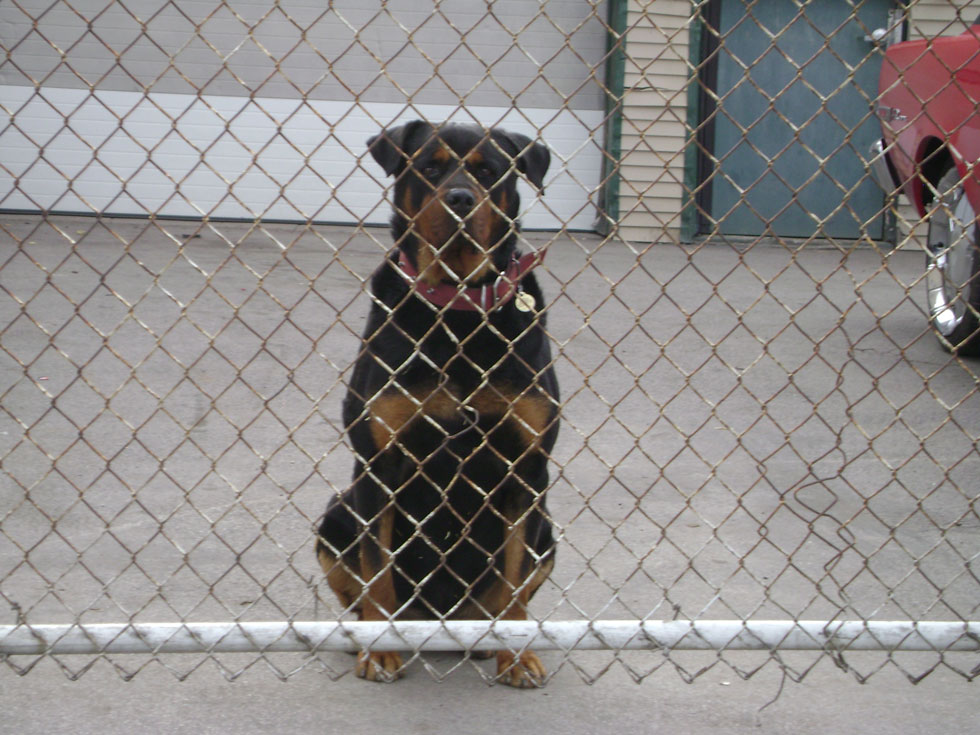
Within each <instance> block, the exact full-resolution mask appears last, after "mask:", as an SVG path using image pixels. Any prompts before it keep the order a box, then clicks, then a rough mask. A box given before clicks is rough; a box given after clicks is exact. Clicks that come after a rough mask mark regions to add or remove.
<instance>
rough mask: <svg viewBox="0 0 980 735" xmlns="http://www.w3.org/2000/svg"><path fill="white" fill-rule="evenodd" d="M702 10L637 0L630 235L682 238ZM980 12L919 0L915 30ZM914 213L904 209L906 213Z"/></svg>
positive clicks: (626, 127)
mask: <svg viewBox="0 0 980 735" xmlns="http://www.w3.org/2000/svg"><path fill="white" fill-rule="evenodd" d="M694 9H695V3H693V2H691V1H690V0H629V21H628V31H627V52H626V57H627V58H626V80H625V82H626V83H625V87H626V90H625V99H624V112H623V118H624V119H623V156H622V168H621V176H622V178H621V182H620V213H621V219H620V226H619V232H620V234H621V236H622V237H624V238H625V239H627V240H633V241H637V242H641V243H645V242H655V241H661V240H667V241H676V240H678V239H679V237H680V234H679V233H680V212H681V208H682V206H683V205H684V202H685V197H684V184H683V182H684V165H685V160H684V148H685V145H686V141H687V139H688V134H689V131H688V120H687V87H688V83H689V80H690V73H691V68H690V63H689V58H690V57H689V28H690V23H691V16H692V13H693V12H694ZM977 15H980V2H978V0H969V1H967V0H914V1H913V2H912V3H911V4H910V5H909V19H910V27H909V37H910V38H922V37H932V36H936V35H955V34H958V33H962V32H963V30H964V29H965V28H966V27H968V26H969V25H970V24H971V23H972V21H973V20H974V19H975V18H976V17H977ZM910 217H911V213H910V211H909V210H904V217H902V216H900V220H902V219H905V220H908V219H909V218H910ZM906 229H907V228H906Z"/></svg>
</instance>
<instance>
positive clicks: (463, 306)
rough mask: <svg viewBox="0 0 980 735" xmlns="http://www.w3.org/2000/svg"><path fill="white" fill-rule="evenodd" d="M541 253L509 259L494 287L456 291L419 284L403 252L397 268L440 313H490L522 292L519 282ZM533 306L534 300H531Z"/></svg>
mask: <svg viewBox="0 0 980 735" xmlns="http://www.w3.org/2000/svg"><path fill="white" fill-rule="evenodd" d="M542 256H543V253H528V254H527V255H522V256H521V257H520V258H518V257H516V256H515V257H514V258H512V259H511V261H510V264H509V265H508V266H507V270H506V271H505V272H504V273H502V274H501V275H500V276H498V277H497V280H495V281H494V282H493V283H488V284H486V285H485V286H475V287H471V288H459V287H458V286H454V285H453V284H451V283H440V284H438V285H435V286H430V285H429V284H427V283H423V282H422V281H420V280H419V278H418V276H419V273H418V271H417V270H416V269H415V266H413V265H412V263H411V262H410V261H409V260H408V258H407V257H405V253H404V252H402V253H400V254H399V257H398V267H399V269H400V270H401V273H402V275H403V276H404V277H405V280H406V281H408V282H409V283H410V284H411V285H412V287H413V288H414V289H415V290H416V292H418V294H419V295H420V296H422V298H424V299H426V300H427V301H428V302H430V303H431V304H433V305H434V306H438V307H439V308H440V309H441V308H443V307H446V306H448V307H449V308H450V309H460V310H462V311H484V312H486V311H491V310H492V309H494V308H496V307H498V306H502V305H503V304H505V303H507V301H509V300H510V299H511V298H512V297H513V296H514V294H515V293H518V292H519V291H520V290H521V278H523V276H524V274H525V273H527V272H528V271H529V270H531V268H533V267H534V266H535V265H537V264H538V263H539V262H540V260H541V257H542ZM532 302H533V299H532Z"/></svg>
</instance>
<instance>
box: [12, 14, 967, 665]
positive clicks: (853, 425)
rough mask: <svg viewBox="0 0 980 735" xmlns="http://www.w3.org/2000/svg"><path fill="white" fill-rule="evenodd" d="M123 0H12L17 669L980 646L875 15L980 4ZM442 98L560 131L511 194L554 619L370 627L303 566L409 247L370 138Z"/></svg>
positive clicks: (954, 363)
mask: <svg viewBox="0 0 980 735" xmlns="http://www.w3.org/2000/svg"><path fill="white" fill-rule="evenodd" d="M99 5H100V7H99V8H97V9H93V6H92V5H90V4H87V3H81V2H76V1H75V0H58V1H54V2H52V1H51V0H46V1H45V2H32V1H31V0H18V1H17V2H10V3H4V4H3V5H0V49H2V55H0V109H2V112H3V116H2V118H0V655H2V656H3V657H4V662H5V664H6V665H7V666H8V667H10V668H11V669H12V670H14V671H15V672H17V673H27V672H29V671H30V670H31V669H32V668H33V667H34V666H35V665H36V664H37V663H38V662H39V661H42V660H45V659H53V660H54V661H56V662H57V664H58V665H59V666H60V667H61V668H62V669H63V670H64V671H65V673H66V674H67V675H68V676H71V677H75V676H79V675H81V674H83V673H84V672H86V671H87V670H88V669H89V668H91V667H92V666H93V665H95V664H98V663H100V662H108V663H109V664H111V665H112V666H113V667H115V669H116V670H118V672H119V673H120V675H121V676H124V677H130V676H134V675H136V674H137V673H138V672H140V671H142V670H143V669H145V668H147V667H148V666H153V665H161V666H164V667H166V668H168V669H169V670H171V671H173V672H174V674H175V675H176V676H178V677H180V678H183V677H186V676H189V675H191V674H192V673H193V672H194V671H195V670H196V669H197V668H199V667H200V666H202V665H205V664H216V665H217V666H219V667H220V668H221V670H222V671H223V672H225V673H226V674H227V675H228V676H229V677H234V676H237V675H239V674H240V673H242V672H244V671H245V670H247V669H249V668H251V667H253V666H255V665H257V664H262V665H265V666H268V667H269V668H270V669H271V670H272V671H273V672H274V673H275V675H277V676H279V677H282V678H285V677H288V676H290V675H293V674H296V673H297V672H301V671H304V670H308V669H311V668H312V669H315V670H318V671H323V672H326V673H327V674H328V675H329V676H331V677H340V676H343V675H345V674H347V673H348V672H349V671H350V670H351V668H352V665H353V664H352V662H351V659H350V658H349V657H348V656H345V655H343V654H342V653H340V651H344V650H357V649H359V648H368V647H373V648H378V647H384V646H388V647H392V648H400V649H402V650H406V651H408V652H409V654H410V655H409V656H408V657H406V660H407V662H408V665H409V667H412V666H415V667H417V668H419V669H424V671H426V672H428V674H430V675H431V676H433V677H434V678H436V679H442V678H445V677H447V676H449V675H451V674H454V673H456V672H457V670H459V669H461V668H462V669H463V670H465V671H470V672H472V671H476V672H477V673H478V674H479V675H480V676H483V677H484V678H486V680H487V681H492V680H493V678H494V677H493V672H492V671H490V669H489V668H487V666H486V665H485V664H484V663H483V662H481V661H478V660H476V657H475V656H472V655H471V654H473V653H475V652H477V651H481V650H491V649H496V648H499V647H512V648H521V647H524V646H531V647H533V648H537V649H541V650H542V657H543V658H544V659H546V663H547V664H548V668H549V670H550V671H551V672H552V675H553V674H554V673H555V672H557V671H561V670H562V669H571V670H573V671H574V672H576V673H577V674H578V675H579V676H581V677H582V678H583V679H584V680H585V681H589V682H591V681H594V680H595V679H596V678H598V677H600V676H602V675H603V674H604V672H606V671H607V670H609V669H610V668H611V667H623V668H625V669H626V670H627V671H628V672H629V673H630V675H631V676H633V677H634V678H636V679H637V680H641V679H643V678H645V677H647V676H649V675H651V674H653V673H655V672H657V671H658V670H661V669H667V670H673V671H676V672H677V673H679V674H680V675H681V676H683V677H685V678H686V679H688V680H693V679H696V678H697V677H698V676H699V675H700V674H701V673H703V672H704V671H706V670H708V669H709V668H711V667H713V666H728V667H731V668H732V669H733V670H734V671H735V672H737V673H738V675H740V676H745V677H748V676H751V675H752V674H753V673H754V672H755V671H757V670H758V669H759V668H761V667H763V666H766V665H771V666H772V665H774V666H778V667H780V668H782V670H783V671H784V672H786V673H787V674H788V675H790V676H791V677H793V678H795V679H799V678H802V677H803V676H805V675H806V673H807V672H808V671H809V670H810V669H811V668H812V667H813V666H815V665H816V664H817V663H818V662H819V661H821V660H822V659H824V658H827V657H830V658H832V659H833V660H834V661H835V662H836V663H837V664H838V665H840V666H842V667H844V668H847V669H849V670H850V671H852V672H853V673H854V674H855V675H856V676H857V677H858V678H859V679H864V678H867V677H869V676H873V675H874V673H875V672H876V671H878V670H880V669H881V668H883V667H886V666H888V667H892V666H893V667H898V668H899V669H901V670H902V671H903V672H905V673H906V674H907V675H908V676H909V677H910V678H911V679H913V680H918V679H920V678H921V677H923V676H925V675H927V674H929V673H930V672H932V671H934V670H936V669H937V668H945V669H948V670H952V671H954V672H957V673H958V674H960V675H962V676H963V677H965V678H968V679H972V678H973V677H975V676H976V675H977V673H978V668H977V666H978V659H977V649H978V640H980V639H978V635H980V624H978V623H977V622H976V621H978V620H980V614H978V607H980V577H978V566H977V565H978V563H980V561H978V555H980V512H978V508H977V502H978V500H977V498H978V493H980V481H978V477H980V452H978V449H977V441H978V437H980V395H978V378H977V376H978V368H977V362H976V361H975V360H972V359H970V358H968V357H966V356H963V355H957V354H950V353H949V352H946V351H944V350H942V349H941V347H940V345H939V343H938V342H937V341H936V340H935V338H934V336H933V335H932V333H931V330H930V328H929V326H928V312H927V309H926V307H925V303H926V302H925V299H924V297H923V293H924V291H925V288H926V286H925V280H924V279H925V265H924V259H923V257H922V253H923V250H924V242H923V238H924V237H925V235H924V234H923V227H922V223H921V222H920V218H919V217H918V216H917V215H914V214H913V213H912V210H911V209H910V208H909V207H908V206H907V203H905V202H904V201H903V200H901V199H899V198H894V197H885V196H884V195H883V194H882V193H881V192H880V190H878V189H877V188H876V187H875V185H874V183H873V182H872V181H871V179H870V177H869V175H868V174H867V172H866V166H867V164H868V158H869V154H868V147H867V142H869V141H868V140H865V139H866V138H869V136H870V137H872V138H873V137H875V136H877V135H878V126H879V121H878V119H877V117H876V115H875V112H874V108H875V97H876V95H877V75H878V70H879V68H880V65H881V63H882V61H881V60H882V55H883V50H882V49H883V45H884V44H883V42H882V37H881V36H880V35H879V36H875V35H874V33H875V31H876V30H878V28H879V22H880V27H881V28H883V29H884V30H885V31H886V32H887V33H896V29H899V30H900V31H901V32H902V33H904V34H905V35H906V36H910V37H911V36H915V35H916V34H918V35H920V36H926V35H941V34H947V35H949V34H955V33H960V32H962V31H963V30H964V29H965V28H966V27H967V26H969V24H970V19H969V18H968V17H966V16H967V11H965V10H961V9H960V8H959V7H958V6H954V5H953V4H951V3H949V2H939V1H938V0H937V2H932V3H927V2H918V3H915V2H913V3H909V4H907V5H905V4H897V3H875V2H871V0H867V1H866V2H855V3H844V2H841V3H812V2H811V3H806V2H789V1H788V0H787V1H786V2H781V3H776V4H773V3H771V2H764V1H763V0H758V1H757V2H748V1H744V2H743V1H742V0H739V1H737V2H721V1H718V0H711V1H708V2H687V1H686V0H670V1H667V2H657V3H654V2H640V1H639V0H632V1H630V2H622V1H617V2H613V1H612V0H606V1H604V2H599V1H595V2H592V1H589V2H585V1H582V0H576V1H574V2H573V1H571V0H568V1H561V0H551V1H550V2H545V1H542V2H534V3H527V2H516V1H515V2H506V1H501V0H498V1H497V2H482V1H480V0H457V1H455V2H448V1H447V2H441V3H436V4H434V5H433V6H432V7H431V8H429V7H425V8H424V9H423V8H422V7H421V5H420V4H418V3H412V2H407V1H406V2H401V1H400V0H392V1H390V2H387V3H381V4H379V5H377V6H376V5H375V4H372V3H356V2H346V1H342V0H338V1H337V2H331V3H302V2H286V1H284V2H278V3H274V4H270V3H262V2H257V1H251V0H240V1H233V0H227V1H225V2H216V3H211V4H209V3H186V2H179V1H177V0H172V1H171V2H159V1H157V2H151V1H150V0H117V1H116V2H109V3H101V4H99ZM801 49H808V50H807V51H806V53H803V52H802V51H801ZM808 106H809V107H808ZM804 109H808V110H811V111H812V112H806V113H805V114H802V119H800V116H799V115H797V116H796V117H794V115H795V114H796V112H798V111H799V110H804ZM794 111H796V112H794ZM415 118H422V119H427V120H431V121H433V122H441V121H443V120H449V119H452V120H456V121H461V122H471V123H477V124H479V125H482V126H486V127H492V126H499V127H504V128H507V129H510V130H514V131H517V132H521V133H524V134H525V135H528V136H529V137H531V138H533V139H535V140H538V141H541V142H543V143H545V144H547V145H548V146H549V148H550V149H551V151H552V156H553V158H552V168H551V170H550V171H549V174H548V178H547V180H546V186H545V190H544V193H543V195H541V196H538V195H537V194H536V192H534V191H533V189H532V188H531V187H527V186H524V185H523V184H522V189H521V193H522V220H523V225H524V231H523V234H522V243H523V247H524V249H534V250H537V251H539V252H545V253H547V256H546V257H545V259H544V261H543V264H542V265H541V266H539V269H538V273H539V280H540V281H541V283H542V285H543V288H544V290H545V293H546V297H547V299H548V302H549V303H548V308H549V323H548V330H549V336H550V338H551V339H552V341H553V344H554V356H555V358H554V366H555V369H556V371H557V373H558V378H559V382H560V384H561V387H562V402H561V409H560V420H561V434H560V438H559V441H558V444H557V445H556V447H555V449H554V452H553V453H552V454H551V456H550V457H549V461H550V464H551V466H552V473H551V477H552V481H551V486H550V488H549V490H548V507H549V512H550V520H551V522H552V523H553V525H554V527H555V529H556V535H557V538H558V547H557V548H558V551H557V563H556V566H555V570H554V572H553V574H552V575H551V577H550V579H549V580H548V581H546V582H545V583H544V585H543V586H542V587H541V589H540V591H539V593H538V595H537V596H536V597H535V598H534V600H533V602H532V603H531V609H530V617H529V619H528V621H527V622H526V623H507V622H503V621H501V622H496V621H494V622H492V623H485V622H475V623H471V622H468V621H452V622H445V623H439V622H435V623H431V624H429V623H418V622H412V621H404V622H403V621H397V622H395V623H392V624H389V623H380V624H373V623H354V622H352V621H353V618H352V616H350V615H349V614H348V615H343V614H342V613H343V610H342V609H341V608H340V607H339V605H338V603H337V602H336V601H335V600H334V599H333V596H332V595H331V594H330V592H329V590H328V589H327V588H326V585H325V584H324V583H323V579H322V577H323V574H322V572H321V570H320V569H319V567H318V565H317V563H316V560H315V558H314V555H313V543H314V533H315V529H316V527H317V524H318V522H319V520H320V518H321V514H322V513H323V509H324V507H325V505H326V502H327V501H328V499H329V498H330V497H332V496H335V495H337V494H338V493H340V492H342V491H343V490H344V489H345V488H346V487H347V485H348V483H349V482H350V471H351V466H352V462H353V453H352V448H351V446H350V444H349V443H348V441H347V439H345V437H344V434H343V427H342V424H341V419H340V415H341V413H340V411H341V407H340V403H341V399H342V397H343V394H344V392H345V390H346V385H347V383H348V381H349V380H350V377H351V372H350V370H351V365H352V363H353V361H354V359H355V357H356V355H357V354H358V350H359V345H360V341H359V340H360V333H361V331H362V328H363V325H364V320H365V317H366V313H367V309H368V306H369V304H370V297H369V296H368V295H367V294H366V290H365V289H366V286H367V280H368V278H369V277H370V274H371V273H372V271H373V270H374V269H375V268H376V267H377V265H378V263H380V262H381V260H382V258H383V257H384V255H385V254H386V253H387V252H389V250H390V249H391V247H392V241H391V238H390V236H389V233H388V231H387V228H386V226H385V224H386V222H387V220H388V218H389V216H390V205H389V204H388V203H387V201H386V197H387V196H388V195H389V194H390V191H389V189H388V185H389V182H388V181H386V180H385V177H384V176H383V172H382V171H381V170H380V168H379V167H378V166H376V164H375V163H374V161H372V160H371V158H370V156H368V155H367V154H366V148H365V141H366V140H367V138H368V137H370V136H372V135H374V134H376V133H377V132H378V131H380V130H381V129H382V128H384V127H386V126H388V125H390V124H392V123H393V122H395V121H406V120H411V119H415ZM780 129H784V130H785V129H788V130H790V131H791V132H790V134H789V137H788V138H780V133H779V130H780ZM801 161H802V163H801ZM807 161H809V165H810V168H807V165H808V164H807ZM814 162H816V163H814ZM798 175H799V176H802V179H796V178H794V177H795V176H798ZM896 244H897V245H898V247H896ZM440 651H457V652H458V651H462V652H463V653H464V655H463V656H462V657H460V656H459V655H458V653H457V654H455V655H449V654H445V653H439V652H440Z"/></svg>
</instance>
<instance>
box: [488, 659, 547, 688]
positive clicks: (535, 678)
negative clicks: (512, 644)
mask: <svg viewBox="0 0 980 735" xmlns="http://www.w3.org/2000/svg"><path fill="white" fill-rule="evenodd" d="M547 675H548V671H547V669H545V667H544V664H543V663H541V659H540V658H538V656H537V654H535V653H532V652H531V651H525V652H524V653H522V654H520V656H515V655H514V654H513V653H511V652H510V651H498V652H497V681H499V682H500V683H501V684H506V685H508V686H512V687H517V688H519V689H529V688H532V687H542V686H544V679H545V676H547Z"/></svg>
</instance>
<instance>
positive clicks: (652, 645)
mask: <svg viewBox="0 0 980 735" xmlns="http://www.w3.org/2000/svg"><path fill="white" fill-rule="evenodd" d="M525 647H526V648H532V649H535V650H565V651H568V650H572V649H577V650H600V649H615V650H624V649H629V650H636V649H671V650H722V649H724V650H729V651H730V650H774V649H779V650H825V649H826V650H848V651H978V650H980V622H933V621H929V622H917V623H913V622H906V621H895V622H887V621H885V622H881V621H876V622H864V621H838V620H832V621H818V620H800V621H793V620H755V621H741V620H698V621H693V622H690V621H678V620H675V621H666V622H663V621H659V622H658V621H636V620H596V621H591V622H590V621H559V622H542V623H537V622H534V621H498V622H487V621H456V620H454V621H447V622H442V623H441V622H438V621H424V622H419V621H411V622H408V621H406V622H395V623H387V622H381V623H376V622H350V623H347V622H336V621H330V622H292V623H290V622H274V623H136V624H132V625H130V624H126V623H122V624H94V625H28V624H22V625H3V626H0V654H5V655H18V654H30V655H40V654H72V653H76V654H99V653H144V654H145V653H200V652H214V653H230V652H306V651H314V650H315V651H356V650H360V649H373V650H417V651H460V650H463V649H467V650H471V651H486V650H496V649H498V648H510V649H515V650H516V649H522V648H525Z"/></svg>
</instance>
